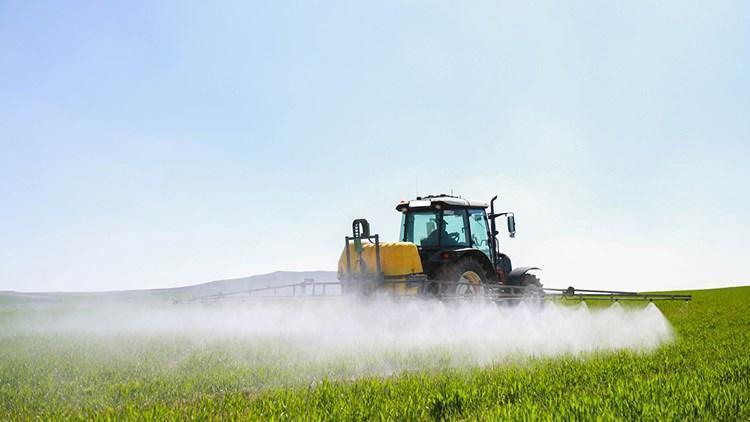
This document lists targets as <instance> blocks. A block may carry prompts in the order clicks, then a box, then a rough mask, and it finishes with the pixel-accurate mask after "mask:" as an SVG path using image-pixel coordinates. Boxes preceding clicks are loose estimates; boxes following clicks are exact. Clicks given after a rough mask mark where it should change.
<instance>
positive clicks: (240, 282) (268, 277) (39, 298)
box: [0, 271, 336, 306]
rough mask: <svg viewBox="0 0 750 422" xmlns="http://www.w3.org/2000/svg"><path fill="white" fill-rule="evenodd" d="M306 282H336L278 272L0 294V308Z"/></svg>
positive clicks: (324, 275)
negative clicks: (154, 285) (160, 285)
mask: <svg viewBox="0 0 750 422" xmlns="http://www.w3.org/2000/svg"><path fill="white" fill-rule="evenodd" d="M307 278H312V279H314V280H315V281H335V280H336V272H335V271H276V272H273V273H268V274H260V275H253V276H249V277H242V278H233V279H227V280H216V281H209V282H207V283H201V284H195V285H192V286H184V287H174V288H165V289H145V290H120V291H112V292H71V293H68V292H47V293H24V292H14V291H0V306H4V305H5V306H9V305H24V304H27V305H44V304H55V303H78V302H80V303H87V302H93V301H96V302H110V301H112V302H115V301H117V302H122V301H124V302H142V301H173V300H175V299H191V298H195V297H200V296H207V295H214V294H218V293H222V294H228V293H235V292H242V291H245V290H250V289H256V288H261V287H273V286H282V285H285V284H294V283H300V282H302V281H304V280H305V279H307Z"/></svg>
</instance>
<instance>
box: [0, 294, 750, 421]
mask: <svg viewBox="0 0 750 422" xmlns="http://www.w3.org/2000/svg"><path fill="white" fill-rule="evenodd" d="M692 293H693V294H694V300H693V301H692V302H691V303H689V304H685V303H681V302H678V303H668V302H665V303H660V304H659V307H660V308H661V310H662V311H663V313H664V314H665V315H666V317H667V318H668V319H669V321H670V322H671V323H672V324H673V327H674V330H675V332H676V340H675V341H674V342H673V343H671V344H668V345H665V346H663V347H661V348H659V349H658V350H656V351H653V352H649V353H643V352H632V351H620V352H606V353H605V352H597V353H591V354H587V355H583V356H580V355H579V356H563V357H556V358H550V357H547V358H525V359H516V360H513V361H510V362H507V363H503V364H497V365H494V366H490V367H461V368H451V367H444V366H442V365H441V355H440V352H439V351H436V352H435V353H434V354H431V353H427V354H424V355H421V356H410V357H408V358H409V359H419V360H422V361H429V362H432V363H430V364H429V365H424V364H423V365H420V368H421V369H420V370H415V371H409V372H402V373H399V374H395V375H388V374H386V373H383V374H382V375H379V376H371V375H369V376H354V377H353V376H351V374H353V373H354V374H356V373H357V371H358V368H357V367H355V366H352V365H355V364H353V363H351V362H346V361H343V362H337V363H330V362H329V363H307V364H306V363H304V362H300V363H299V364H298V365H297V366H294V365H293V366H289V365H286V366H279V365H275V362H274V359H275V358H274V354H269V353H265V351H264V347H272V346H271V345H268V346H266V345H264V344H257V343H256V344H252V345H251V344H246V343H244V342H243V341H242V340H231V339H225V340H220V341H214V342H210V343H206V344H202V345H200V347H197V346H196V344H195V341H194V340H192V339H187V338H180V337H179V336H176V337H173V338H153V337H148V338H135V337H128V336H121V337H118V336H115V337H112V336H96V335H91V336H83V335H78V336H75V335H74V336H69V335H60V334H54V333H52V334H44V333H23V332H18V331H17V330H14V324H16V323H17V321H18V320H19V319H20V318H21V317H23V316H24V315H23V313H24V312H38V311H32V310H28V309H25V308H22V307H21V308H6V309H5V310H0V419H2V420H8V419H10V420H13V419H22V420H25V419H36V418H40V419H45V420H47V419H86V420H89V419H179V420H184V419H227V418H241V419H264V420H265V419H269V418H273V419H287V418H290V419H299V418H307V419H334V420H339V419H344V420H352V419H356V420H364V419H368V420H369V419H388V420H403V419H409V420H413V419H420V420H422V419H446V418H448V419H469V420H477V419H485V420H487V419H499V418H512V419H538V418H542V419H556V420H572V419H605V420H610V419H618V420H639V419H646V420H657V419H658V420H663V419H667V420H675V419H685V420H695V419H709V420H750V313H749V312H748V310H749V309H750V306H749V304H750V287H741V288H727V289H716V290H703V291H696V292H692ZM0 309H2V308H0ZM273 347H276V346H273ZM277 357H278V358H279V359H281V358H283V356H281V357H279V356H277ZM248 362H252V364H248ZM422 363H424V362H422ZM366 364H367V361H366V360H364V361H359V362H357V363H356V365H360V366H361V365H366ZM321 374H323V375H321ZM311 380H312V382H311Z"/></svg>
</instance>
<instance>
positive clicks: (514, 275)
mask: <svg viewBox="0 0 750 422" xmlns="http://www.w3.org/2000/svg"><path fill="white" fill-rule="evenodd" d="M533 270H541V268H539V267H516V268H513V270H512V271H511V272H510V273H508V282H507V283H508V284H511V285H516V284H520V281H521V279H522V278H523V276H524V275H525V274H526V273H528V272H529V271H533Z"/></svg>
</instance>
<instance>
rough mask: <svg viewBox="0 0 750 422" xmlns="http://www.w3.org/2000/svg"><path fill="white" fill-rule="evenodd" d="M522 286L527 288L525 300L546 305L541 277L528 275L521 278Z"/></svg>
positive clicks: (524, 294) (524, 292)
mask: <svg viewBox="0 0 750 422" xmlns="http://www.w3.org/2000/svg"><path fill="white" fill-rule="evenodd" d="M521 286H523V287H525V289H523V296H524V299H526V300H530V301H531V302H532V303H537V304H540V305H541V304H543V303H544V288H542V282H541V281H540V280H539V277H537V276H535V275H534V274H529V273H526V274H524V275H523V278H521Z"/></svg>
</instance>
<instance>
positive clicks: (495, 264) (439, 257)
mask: <svg viewBox="0 0 750 422" xmlns="http://www.w3.org/2000/svg"><path fill="white" fill-rule="evenodd" d="M496 199H497V196H495V197H493V198H492V199H491V200H490V203H489V205H488V204H487V203H485V202H480V201H472V200H468V199H464V198H461V197H459V196H453V195H446V194H441V195H428V196H420V197H417V198H416V199H414V200H409V201H401V202H400V203H399V204H398V205H397V206H396V210H397V211H399V212H401V213H402V219H401V231H400V235H399V241H398V242H392V243H384V242H380V236H379V235H377V234H372V233H371V232H370V225H369V223H368V222H367V220H365V219H357V220H354V222H353V223H352V236H346V246H345V248H344V251H343V252H342V254H341V257H340V258H339V264H338V278H339V280H340V281H341V286H342V290H343V291H344V292H345V293H347V292H348V293H359V294H365V295H370V294H373V293H375V292H388V293H391V294H395V295H398V296H436V297H443V298H445V297H467V296H489V295H497V294H498V293H500V294H503V293H507V294H513V295H518V294H519V292H524V295H529V294H530V295H533V296H536V297H540V296H543V295H544V290H543V288H542V284H541V282H540V280H539V278H538V277H537V276H536V275H535V274H533V273H532V271H533V270H538V269H539V268H537V267H517V268H513V266H512V264H511V260H510V258H509V257H508V256H507V255H505V254H503V253H501V252H500V248H499V242H498V238H497V235H498V234H499V232H498V231H497V227H496V220H497V219H498V218H500V217H503V218H504V219H505V220H506V224H507V229H508V234H509V235H510V237H511V238H512V237H515V233H516V223H515V216H514V214H513V213H512V212H500V213H497V212H495V200H496ZM488 207H489V214H488V213H487V211H488V210H487V208H488Z"/></svg>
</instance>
